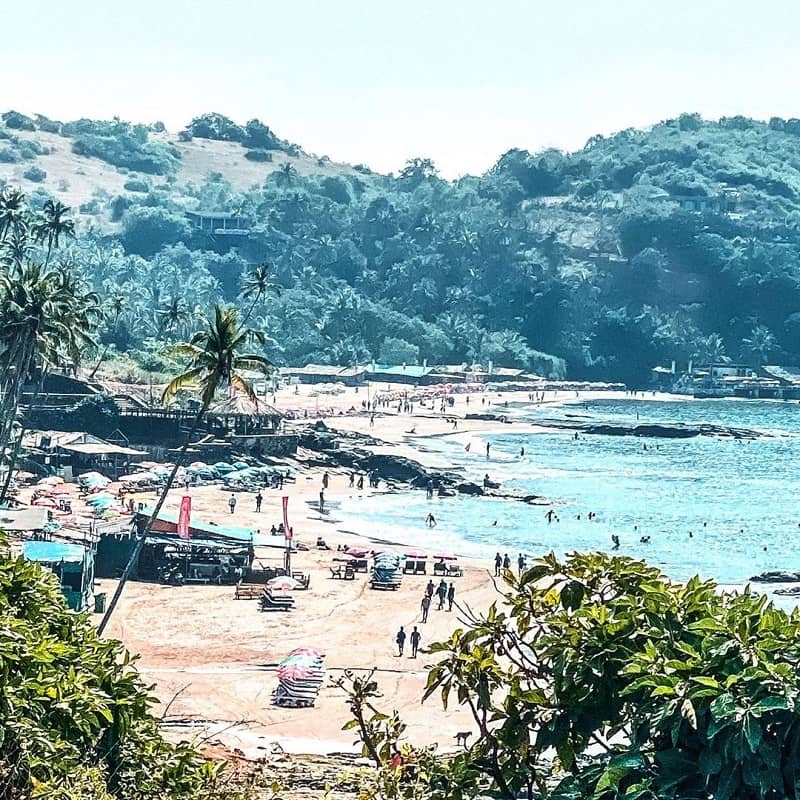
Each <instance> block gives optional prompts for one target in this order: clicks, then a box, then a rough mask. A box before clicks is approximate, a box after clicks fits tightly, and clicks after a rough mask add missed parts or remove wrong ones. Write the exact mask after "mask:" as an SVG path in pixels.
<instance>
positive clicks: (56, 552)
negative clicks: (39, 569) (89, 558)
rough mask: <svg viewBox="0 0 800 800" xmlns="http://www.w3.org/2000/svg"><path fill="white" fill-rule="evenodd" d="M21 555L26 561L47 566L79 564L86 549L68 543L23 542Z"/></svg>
mask: <svg viewBox="0 0 800 800" xmlns="http://www.w3.org/2000/svg"><path fill="white" fill-rule="evenodd" d="M22 555H23V556H24V557H25V558H27V559H28V561H39V562H43V563H48V564H53V563H56V562H58V561H68V562H69V563H71V564H81V563H83V560H84V558H85V556H86V548H84V547H83V546H82V545H79V544H70V543H68V542H23V543H22Z"/></svg>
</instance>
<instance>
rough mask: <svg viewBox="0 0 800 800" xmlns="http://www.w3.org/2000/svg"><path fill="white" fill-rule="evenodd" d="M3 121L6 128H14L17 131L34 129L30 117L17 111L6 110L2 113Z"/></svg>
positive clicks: (34, 126)
mask: <svg viewBox="0 0 800 800" xmlns="http://www.w3.org/2000/svg"><path fill="white" fill-rule="evenodd" d="M3 122H4V123H5V124H6V127H8V128H14V129H15V130H18V131H35V130H36V125H35V124H34V122H33V120H32V119H31V118H30V117H26V116H25V114H20V113H19V111H6V113H5V114H3Z"/></svg>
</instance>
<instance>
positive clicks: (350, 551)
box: [346, 547, 367, 558]
mask: <svg viewBox="0 0 800 800" xmlns="http://www.w3.org/2000/svg"><path fill="white" fill-rule="evenodd" d="M346 552H347V555H349V556H353V558H364V556H365V555H366V554H367V551H366V550H362V549H361V548H360V547H348V548H347V551H346Z"/></svg>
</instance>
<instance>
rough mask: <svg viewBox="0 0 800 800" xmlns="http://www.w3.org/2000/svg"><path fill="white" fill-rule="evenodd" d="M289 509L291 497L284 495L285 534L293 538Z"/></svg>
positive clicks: (288, 537)
mask: <svg viewBox="0 0 800 800" xmlns="http://www.w3.org/2000/svg"><path fill="white" fill-rule="evenodd" d="M288 509H289V498H288V497H284V498H283V535H284V536H285V537H286V538H287V539H291V538H292V529H291V528H290V527H289V514H288Z"/></svg>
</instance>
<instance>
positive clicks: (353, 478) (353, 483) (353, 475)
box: [350, 472, 356, 489]
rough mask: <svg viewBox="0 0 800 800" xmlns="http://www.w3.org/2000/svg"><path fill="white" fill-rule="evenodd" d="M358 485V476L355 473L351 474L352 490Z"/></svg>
mask: <svg viewBox="0 0 800 800" xmlns="http://www.w3.org/2000/svg"><path fill="white" fill-rule="evenodd" d="M355 484H356V474H355V472H351V473H350V488H351V489H352V488H353V486H355Z"/></svg>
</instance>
